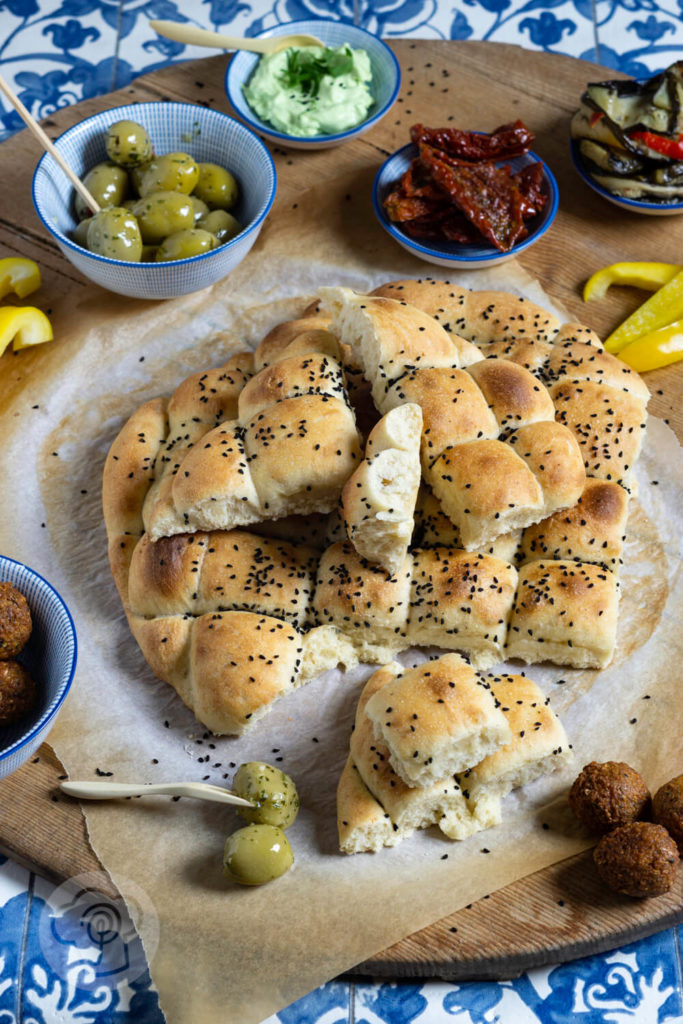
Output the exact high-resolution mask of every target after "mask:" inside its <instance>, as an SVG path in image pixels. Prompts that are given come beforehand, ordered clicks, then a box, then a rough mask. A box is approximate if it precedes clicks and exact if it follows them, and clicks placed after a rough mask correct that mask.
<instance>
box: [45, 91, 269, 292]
mask: <svg viewBox="0 0 683 1024" xmlns="http://www.w3.org/2000/svg"><path fill="white" fill-rule="evenodd" d="M55 146H56V147H57V149H58V151H59V152H60V154H61V155H62V156H63V157H64V159H65V160H66V162H67V163H68V164H69V166H70V167H72V169H73V170H74V171H75V173H76V174H77V175H78V176H79V178H81V180H82V181H83V183H84V184H85V185H86V187H87V189H88V191H89V192H90V194H91V196H92V197H93V199H94V200H95V201H96V202H97V204H98V206H99V207H100V209H99V210H98V211H94V210H91V209H88V207H87V205H86V203H85V201H84V200H83V199H82V198H81V196H80V195H78V193H76V191H75V190H74V188H73V186H72V185H71V183H70V182H69V181H68V179H67V178H66V176H65V175H64V174H63V173H62V172H61V170H60V169H59V167H58V166H57V164H56V163H55V161H54V159H53V158H52V157H51V156H50V155H49V154H47V153H46V154H45V155H44V156H43V157H42V159H41V160H40V162H39V163H38V165H37V167H36V170H35V173H34V175H33V204H34V207H35V209H36V212H37V214H38V216H39V217H40V219H41V221H42V222H43V225H44V226H45V227H46V228H47V230H48V231H49V232H50V234H51V235H52V236H53V238H54V239H55V241H56V242H57V245H58V246H59V248H60V250H61V252H62V254H63V255H64V256H65V257H66V259H68V260H69V261H70V262H71V263H72V264H73V265H74V266H75V267H76V268H77V269H78V270H79V271H80V272H81V273H82V274H84V275H85V276H86V277H87V278H89V279H90V280H91V281H94V282H95V283H96V284H98V285H101V286H102V287H103V288H107V289H108V290H109V291H113V292H118V293H119V294H121V295H128V296H131V297H134V298H142V299H166V298H173V297H175V296H178V295H184V294H186V293H188V292H194V291H199V290H200V289H202V288H206V287H209V286H210V285H212V284H215V283H216V282H217V281H220V280H221V279H222V278H224V277H225V276H226V275H227V274H229V273H230V271H231V270H233V269H234V268H235V267H236V266H237V265H238V263H240V262H241V261H242V260H243V259H244V257H245V256H246V254H247V253H248V252H249V250H250V249H251V247H252V245H253V244H254V242H255V241H256V238H257V237H258V234H259V232H260V230H261V227H262V226H263V222H264V220H265V218H266V216H267V215H268V212H269V210H270V208H271V206H272V205H273V200H274V198H275V189H276V176H275V168H274V165H273V161H272V159H271V156H270V154H269V153H268V150H267V149H266V147H265V146H264V144H263V143H262V142H261V141H260V139H258V138H257V136H256V135H254V133H253V132H251V131H250V130H249V129H248V128H245V127H244V125H242V124H240V123H239V122H238V121H235V120H233V119H232V118H231V117H228V116H227V115H226V114H222V113H220V112H219V111H217V110H209V109H207V108H205V107H199V106H194V105H192V104H189V103H136V104H131V105H130V106H125V107H115V108H113V109H112V110H106V111H103V112H102V113H100V114H95V115H94V116H93V117H89V118H86V119H85V120H84V121H81V122H79V123H78V124H76V125H74V127H73V128H70V129H68V131H66V132H65V133H64V134H63V135H61V136H60V137H59V138H58V139H56V140H55Z"/></svg>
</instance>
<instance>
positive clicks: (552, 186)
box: [372, 142, 560, 263]
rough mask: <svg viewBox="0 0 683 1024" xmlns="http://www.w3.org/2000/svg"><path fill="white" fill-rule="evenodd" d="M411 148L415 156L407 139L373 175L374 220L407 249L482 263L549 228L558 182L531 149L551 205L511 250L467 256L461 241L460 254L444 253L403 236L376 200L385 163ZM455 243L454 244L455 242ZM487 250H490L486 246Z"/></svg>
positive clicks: (510, 252)
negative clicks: (540, 169) (525, 236)
mask: <svg viewBox="0 0 683 1024" xmlns="http://www.w3.org/2000/svg"><path fill="white" fill-rule="evenodd" d="M410 151H412V152H413V153H414V155H417V150H416V148H415V146H414V144H413V143H412V142H409V143H408V144H407V145H406V146H401V148H400V149H397V150H395V151H394V152H393V153H392V154H391V155H390V156H388V157H387V158H386V160H385V161H384V163H383V164H382V165H381V167H380V168H379V170H378V171H377V174H376V175H375V180H374V181H373V183H372V205H373V206H374V208H375V215H376V216H377V219H378V220H379V222H380V224H381V225H382V227H383V228H384V229H385V231H388V233H389V234H390V235H391V236H392V237H393V238H395V239H396V241H397V242H400V243H401V244H402V245H406V246H408V247H409V248H410V249H414V250H415V252H416V253H425V254H426V255H429V256H437V257H439V259H444V260H452V262H453V263H483V262H485V261H493V260H497V259H501V258H507V257H511V256H517V255H518V254H519V253H520V252H524V250H525V249H528V247H529V246H530V245H533V244H534V242H537V241H538V239H539V238H542V237H543V235H544V234H545V233H546V231H547V230H548V228H549V227H550V226H551V224H552V223H553V221H554V220H555V216H556V215H557V208H558V205H559V201H560V194H559V189H558V187H557V181H556V180H555V175H554V174H553V172H552V171H551V170H550V168H549V167H548V165H547V164H546V162H545V161H544V160H542V159H541V158H540V156H539V155H538V153H534V151H533V150H531V149H530V150H529V151H528V153H527V154H526V155H527V156H532V157H535V159H536V160H537V161H538V162H539V163H540V164H541V166H542V167H543V174H544V176H545V178H546V180H547V182H548V189H549V193H550V196H549V198H550V207H549V208H548V212H547V214H546V217H545V221H544V223H543V224H542V225H541V226H540V227H539V228H538V229H537V230H536V231H534V232H533V233H532V234H530V235H529V236H528V238H525V239H524V240H523V241H521V242H519V243H518V244H517V245H513V247H512V249H508V250H507V251H506V252H501V250H499V249H494V248H493V246H490V251H487V252H485V253H482V252H480V253H479V254H478V255H472V256H468V255H467V251H466V248H467V247H466V246H465V245H464V244H463V246H462V248H463V252H462V253H460V252H456V253H453V252H447V251H446V250H444V249H432V248H431V246H428V245H422V244H421V243H420V242H416V241H415V240H414V239H412V238H410V237H409V236H408V235H405V234H404V233H403V232H402V231H399V229H398V228H395V227H394V225H393V224H392V222H391V221H390V220H389V218H388V217H387V216H386V214H385V213H384V210H383V208H382V204H381V202H380V199H379V189H380V180H381V177H382V172H383V171H384V169H385V167H386V166H387V164H388V163H390V161H391V160H394V159H395V157H397V156H403V155H404V154H405V155H406V156H407V155H408V153H409V152H410ZM502 162H504V161H502ZM454 244H456V245H457V244H458V243H454ZM487 249H489V247H488V246H487Z"/></svg>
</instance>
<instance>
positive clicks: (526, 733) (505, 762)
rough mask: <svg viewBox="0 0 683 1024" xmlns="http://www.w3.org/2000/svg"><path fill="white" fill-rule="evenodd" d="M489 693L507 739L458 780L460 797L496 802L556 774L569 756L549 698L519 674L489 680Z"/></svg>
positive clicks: (560, 725)
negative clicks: (504, 725)
mask: <svg viewBox="0 0 683 1024" xmlns="http://www.w3.org/2000/svg"><path fill="white" fill-rule="evenodd" d="M488 683H489V686H490V687H491V693H492V695H493V698H494V699H495V701H496V704H497V706H498V707H499V709H500V711H501V713H502V714H503V715H504V717H505V720H506V722H507V725H508V727H509V729H510V740H509V741H508V742H507V743H505V744H504V745H503V746H501V747H499V748H498V750H496V751H494V752H492V753H491V754H488V755H487V756H486V757H485V758H483V759H482V760H481V761H479V762H478V763H477V764H476V765H475V766H474V767H471V768H469V769H468V770H467V771H466V772H464V773H463V774H462V775H461V776H460V778H459V781H460V785H461V786H462V788H463V792H464V794H465V796H466V798H470V797H471V798H473V799H474V800H475V801H476V800H481V799H482V797H483V796H484V794H487V795H493V796H495V797H497V798H498V799H502V798H503V797H505V796H507V794H508V793H510V792H511V791H512V790H513V789H517V788H518V787H519V786H524V785H526V783H528V782H532V781H533V780H534V779H537V778H539V777H540V776H541V775H545V774H547V773H548V772H553V771H558V770H559V769H561V768H563V767H564V766H565V765H567V764H569V763H570V762H571V761H572V759H573V755H572V752H571V747H570V745H569V741H568V740H567V735H566V733H565V731H564V727H563V726H562V723H561V722H560V719H559V718H558V716H557V714H556V713H555V712H554V711H553V709H552V708H551V707H550V698H549V697H546V696H545V694H544V693H543V690H541V688H540V687H539V686H538V685H537V684H536V683H535V682H534V681H533V680H532V679H528V678H527V677H526V676H521V675H500V676H495V675H494V676H489V677H488Z"/></svg>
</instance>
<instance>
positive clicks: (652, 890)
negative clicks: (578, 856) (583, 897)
mask: <svg viewBox="0 0 683 1024" xmlns="http://www.w3.org/2000/svg"><path fill="white" fill-rule="evenodd" d="M593 860H594V861H595V865H596V867H597V869H598V872H599V874H600V877H601V878H602V880H603V882H605V883H606V884H607V885H608V886H609V887H610V889H614V891H615V892H620V893H623V894H624V895H625V896H636V897H643V896H661V895H662V893H665V892H668V891H669V889H670V888H671V887H672V885H673V884H674V881H675V878H676V871H677V870H678V862H679V860H680V858H679V856H678V847H677V846H676V844H675V842H674V841H673V839H672V838H671V836H670V835H669V833H668V832H667V831H666V829H665V828H664V827H663V826H662V825H653V824H652V822H650V821H632V822H631V823H630V824H628V825H621V826H620V827H619V828H615V829H614V831H613V832H609V833H608V834H607V835H605V836H603V837H602V839H601V840H600V842H599V843H598V845H597V846H596V847H595V850H594V851H593Z"/></svg>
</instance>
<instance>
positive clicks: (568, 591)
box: [507, 561, 619, 668]
mask: <svg viewBox="0 0 683 1024" xmlns="http://www.w3.org/2000/svg"><path fill="white" fill-rule="evenodd" d="M618 601H619V591H618V585H617V578H616V576H615V575H614V574H613V573H611V572H610V571H609V570H608V569H603V568H602V567H601V566H599V565H588V564H584V563H576V562H568V561H556V562H553V561H542V562H529V563H528V564H527V565H525V566H523V567H522V569H521V571H520V575H519V584H518V586H517V593H516V595H515V603H514V608H513V610H512V616H511V618H510V628H509V631H508V640H507V654H508V656H509V657H512V658H521V659H522V660H523V661H526V662H527V663H530V662H534V661H542V660H544V659H545V660H548V661H556V662H558V663H559V664H561V665H575V666H576V667H577V668H589V667H592V668H604V667H605V665H607V664H609V662H610V660H611V658H612V653H613V651H614V643H615V640H616V628H617V607H618Z"/></svg>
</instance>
